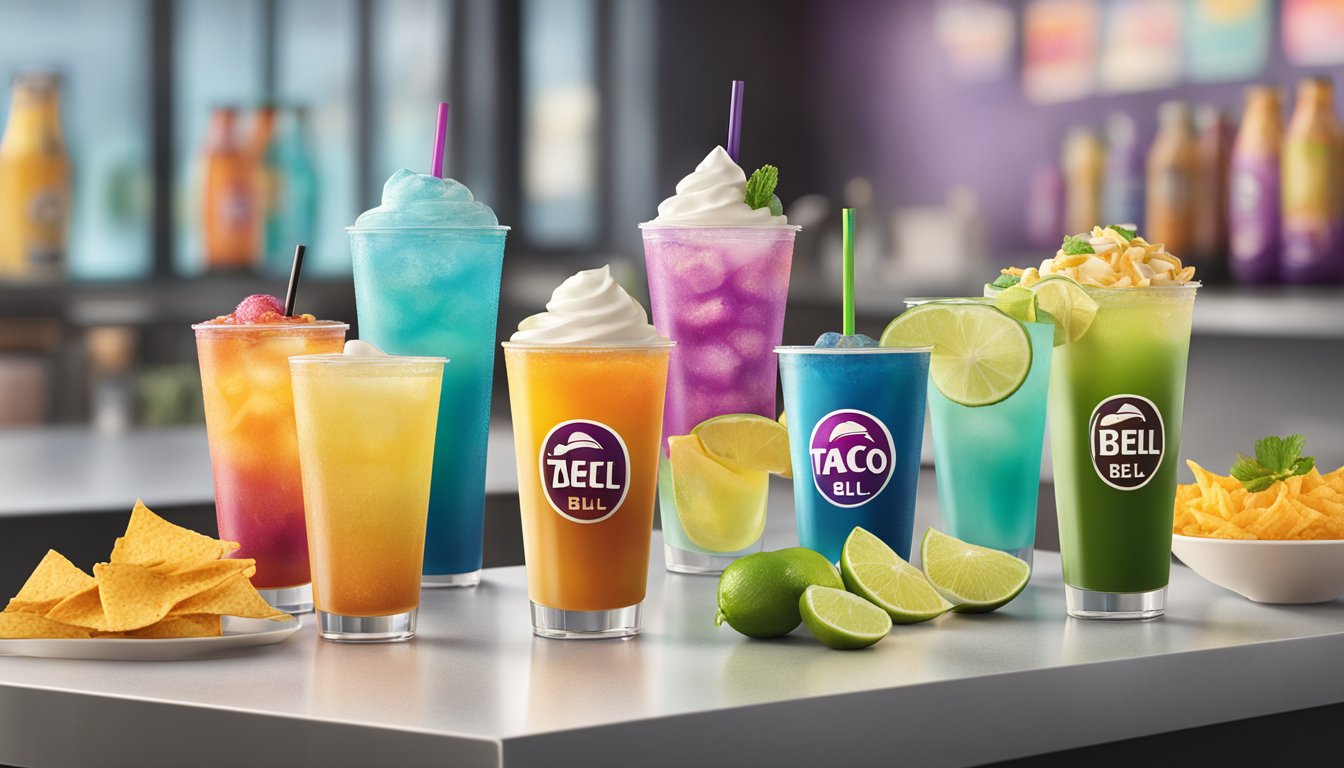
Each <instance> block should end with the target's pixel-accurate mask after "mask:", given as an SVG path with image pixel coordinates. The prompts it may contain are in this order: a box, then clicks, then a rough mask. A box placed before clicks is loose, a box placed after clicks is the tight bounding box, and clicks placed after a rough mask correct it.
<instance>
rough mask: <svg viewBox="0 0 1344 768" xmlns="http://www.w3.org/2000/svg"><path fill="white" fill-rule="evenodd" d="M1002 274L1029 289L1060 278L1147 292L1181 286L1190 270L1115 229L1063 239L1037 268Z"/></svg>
mask: <svg viewBox="0 0 1344 768" xmlns="http://www.w3.org/2000/svg"><path fill="white" fill-rule="evenodd" d="M1003 274H1005V275H1009V276H1011V277H1016V278H1018V280H1019V282H1020V283H1021V284H1022V285H1023V286H1024V287H1031V286H1032V285H1033V284H1035V283H1037V282H1039V281H1040V279H1041V278H1043V277H1045V276H1046V275H1064V276H1066V277H1070V278H1073V279H1074V280H1076V281H1077V282H1079V283H1081V284H1082V285H1088V286H1093V287H1096V288H1147V287H1150V286H1164V285H1185V284H1186V283H1189V282H1191V281H1192V280H1194V277H1195V268H1194V267H1186V266H1183V265H1182V264H1181V260H1180V259H1179V258H1177V257H1176V256H1175V255H1174V254H1171V253H1169V252H1167V249H1166V246H1164V245H1163V244H1162V243H1150V242H1148V241H1147V240H1144V239H1143V238H1142V237H1139V235H1138V233H1137V232H1135V231H1134V230H1132V229H1126V228H1125V227H1121V226H1118V225H1110V226H1106V227H1093V228H1092V231H1091V232H1090V233H1088V232H1085V233H1082V234H1079V235H1069V236H1068V237H1065V238H1064V244H1063V245H1061V246H1060V249H1059V250H1058V251H1056V252H1055V257H1054V258H1053V259H1046V260H1045V261H1043V262H1041V266H1040V268H1039V269H1038V268H1036V267H1027V268H1026V269H1020V268H1018V267H1009V268H1008V269H1005V270H1003Z"/></svg>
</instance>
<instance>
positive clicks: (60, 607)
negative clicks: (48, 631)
mask: <svg viewBox="0 0 1344 768" xmlns="http://www.w3.org/2000/svg"><path fill="white" fill-rule="evenodd" d="M46 617H47V618H48V619H51V620H52V621H56V622H60V623H62V624H73V625H75V626H77V627H86V628H88V629H98V630H105V629H107V616H106V615H104V613H103V602H102V600H101V599H99V595H98V585H97V584H96V583H95V584H94V585H93V586H92V587H88V588H86V589H82V590H80V591H78V592H76V593H74V594H73V595H70V596H69V597H67V598H65V599H64V600H62V601H61V602H59V603H57V604H56V605H55V606H54V607H53V608H52V609H51V610H49V611H47V613H46Z"/></svg>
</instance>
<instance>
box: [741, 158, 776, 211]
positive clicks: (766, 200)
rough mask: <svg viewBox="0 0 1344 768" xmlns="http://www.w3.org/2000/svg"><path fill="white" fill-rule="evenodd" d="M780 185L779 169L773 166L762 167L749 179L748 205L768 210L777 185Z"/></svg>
mask: <svg viewBox="0 0 1344 768" xmlns="http://www.w3.org/2000/svg"><path fill="white" fill-rule="evenodd" d="M777 184H779V169H778V168H776V167H775V166H773V165H762V166H761V167H760V168H757V169H756V172H755V173H753V174H751V178H749V179H747V197H746V202H747V205H749V206H751V207H752V208H753V209H755V208H767V207H769V205H770V197H771V195H773V194H775V185H777Z"/></svg>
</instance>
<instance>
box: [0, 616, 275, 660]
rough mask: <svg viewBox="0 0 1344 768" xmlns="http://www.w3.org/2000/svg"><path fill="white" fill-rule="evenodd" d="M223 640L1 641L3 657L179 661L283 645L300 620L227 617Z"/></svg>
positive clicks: (189, 638) (180, 638)
mask: <svg viewBox="0 0 1344 768" xmlns="http://www.w3.org/2000/svg"><path fill="white" fill-rule="evenodd" d="M222 625H223V631H224V634H223V635H220V636H219V637H178V638H168V639H163V640H131V639H126V638H89V639H87V640H71V639H61V640H0V656H38V657H42V658H47V659H99V660H103V661H177V660H180V659H194V658H198V657H200V656H208V655H210V654H215V653H222V652H224V651H232V650H237V649H239V648H251V647H253V646H257V645H271V644H272V643H279V642H283V641H284V640H285V639H287V638H288V637H289V636H290V635H292V634H294V633H295V632H298V631H299V620H298V619H291V620H289V621H271V620H270V619H240V618H238V617H236V616H225V617H224V618H223V621H222Z"/></svg>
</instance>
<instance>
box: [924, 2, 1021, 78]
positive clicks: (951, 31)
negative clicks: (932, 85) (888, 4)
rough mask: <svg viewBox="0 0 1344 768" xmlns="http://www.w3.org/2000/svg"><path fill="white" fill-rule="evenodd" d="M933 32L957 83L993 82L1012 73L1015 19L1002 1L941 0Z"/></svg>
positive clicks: (1011, 10)
mask: <svg viewBox="0 0 1344 768" xmlns="http://www.w3.org/2000/svg"><path fill="white" fill-rule="evenodd" d="M933 28H934V33H935V34H936V35H937V37H938V42H939V43H940V44H942V47H943V50H944V51H945V52H946V54H947V58H948V63H949V65H950V69H951V71H952V74H953V76H954V77H956V78H957V79H958V80H963V81H966V82H983V81H988V80H997V79H999V78H1001V77H1004V76H1005V75H1007V74H1008V73H1009V72H1011V71H1012V66H1013V43H1014V42H1015V40H1016V34H1017V16H1016V14H1014V13H1013V9H1012V8H1011V7H1009V5H1008V4H1007V2H1005V0H944V2H940V3H938V5H937V7H936V8H935V9H934V19H933Z"/></svg>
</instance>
